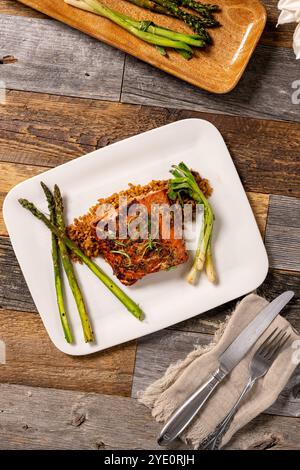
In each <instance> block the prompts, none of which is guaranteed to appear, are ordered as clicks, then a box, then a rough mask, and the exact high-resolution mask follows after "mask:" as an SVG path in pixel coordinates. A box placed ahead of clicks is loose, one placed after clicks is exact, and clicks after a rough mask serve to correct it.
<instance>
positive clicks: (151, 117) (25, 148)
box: [0, 91, 300, 196]
mask: <svg viewBox="0 0 300 470" xmlns="http://www.w3.org/2000/svg"><path fill="white" fill-rule="evenodd" d="M188 118H200V119H206V120H208V121H209V122H211V123H212V124H214V125H215V126H216V127H217V128H218V129H219V131H220V132H221V134H222V135H223V137H224V139H225V142H226V144H227V146H228V147H229V150H230V153H231V155H232V158H233V161H234V163H235V165H236V167H237V170H238V173H239V175H240V177H241V179H242V182H243V184H244V187H245V189H246V191H248V192H255V193H267V194H272V193H273V194H282V195H285V196H300V172H299V145H300V124H299V123H292V122H285V121H269V120H262V119H253V118H252V119H249V118H246V117H241V116H229V115H222V114H212V113H203V112H201V113H200V112H196V111H188V110H178V109H169V108H158V107H152V106H141V105H130V104H120V103H111V102H107V101H98V100H91V99H82V98H68V97H63V96H57V95H45V94H42V93H41V94H40V93H31V92H18V91H10V92H8V94H7V104H6V105H5V106H2V107H0V129H1V136H0V142H1V147H0V161H3V162H11V163H22V164H28V165H36V166H41V167H48V168H53V167H55V166H57V165H59V164H62V163H65V162H67V161H70V160H72V159H73V158H76V157H77V156H79V155H83V154H85V153H88V152H91V151H92V150H95V149H97V148H102V147H105V146H106V145H109V144H111V143H114V142H117V141H119V140H122V139H125V138H127V137H131V136H133V135H136V134H140V133H141V132H144V131H147V130H150V129H153V128H156V127H160V126H163V125H165V124H169V123H172V122H175V121H178V120H180V119H188ZM287 135H288V136H289V139H287V138H286V136H287Z"/></svg>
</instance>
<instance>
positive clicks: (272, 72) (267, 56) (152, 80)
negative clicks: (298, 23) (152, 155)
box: [121, 45, 300, 121]
mask: <svg viewBox="0 0 300 470" xmlns="http://www.w3.org/2000/svg"><path fill="white" fill-rule="evenodd" d="M298 78H299V77H298V70H297V67H296V64H295V56H294V54H293V51H292V50H291V49H285V48H274V47H269V46H262V45H260V46H258V47H257V49H256V51H255V53H254V56H253V57H252V59H251V60H250V63H249V65H248V67H247V69H246V72H245V74H244V76H243V78H242V79H241V81H240V83H239V84H238V86H237V87H236V88H235V89H234V90H233V91H232V92H231V93H228V94H226V95H213V94H209V93H208V92H205V91H203V90H199V89H197V88H195V87H192V86H190V85H188V84H186V83H183V82H181V81H180V80H178V79H176V78H174V77H170V76H168V75H166V74H164V73H163V72H161V71H159V70H157V69H155V68H153V67H151V66H149V65H147V64H144V63H142V62H139V61H137V60H136V59H134V58H132V57H126V61H125V73H124V81H123V86H122V97H121V100H122V102H123V103H135V104H148V105H153V106H168V107H174V108H184V109H194V110H197V111H210V112H221V113H228V114H233V115H235V114H238V115H241V116H249V117H256V118H264V119H279V120H281V119H282V120H292V121H300V115H299V111H298V107H297V106H296V105H295V104H293V102H292V93H293V92H294V90H293V89H292V82H293V81H294V80H298Z"/></svg>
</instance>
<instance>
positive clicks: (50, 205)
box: [41, 182, 73, 343]
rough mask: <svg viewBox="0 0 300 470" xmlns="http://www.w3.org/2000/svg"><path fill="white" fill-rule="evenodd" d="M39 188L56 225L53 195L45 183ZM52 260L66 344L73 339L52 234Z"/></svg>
mask: <svg viewBox="0 0 300 470" xmlns="http://www.w3.org/2000/svg"><path fill="white" fill-rule="evenodd" d="M41 186H42V188H43V191H44V193H45V196H46V199H47V202H48V208H49V212H50V221H51V223H52V224H53V225H56V213H55V202H54V198H53V195H52V193H51V191H50V189H49V188H48V187H47V186H46V185H45V183H43V182H41ZM52 260H53V269H54V279H55V290H56V298H57V305H58V310H59V315H60V320H61V324H62V328H63V331H64V335H65V338H66V341H67V343H73V337H72V333H71V330H70V326H69V322H68V317H67V313H66V309H65V303H64V297H63V285H62V278H61V271H60V264H59V252H58V242H57V237H56V236H55V235H54V234H52Z"/></svg>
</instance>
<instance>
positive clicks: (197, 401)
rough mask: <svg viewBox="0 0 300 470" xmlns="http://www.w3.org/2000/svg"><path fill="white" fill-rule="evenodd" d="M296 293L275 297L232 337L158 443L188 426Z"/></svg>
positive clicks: (164, 429) (171, 439) (167, 440)
mask: <svg viewBox="0 0 300 470" xmlns="http://www.w3.org/2000/svg"><path fill="white" fill-rule="evenodd" d="M294 295H295V294H294V292H293V291H286V292H284V293H283V294H281V295H279V296H278V297H276V299H274V300H273V301H272V302H270V303H269V304H268V305H267V306H266V307H265V308H263V309H262V310H261V311H260V312H259V313H258V315H257V316H256V317H255V318H254V319H253V320H252V321H251V322H250V323H249V325H248V326H246V328H245V329H244V330H243V331H242V332H241V333H240V334H239V335H238V336H237V337H236V338H235V339H234V340H233V342H232V343H231V344H230V345H229V346H228V347H227V349H225V351H224V352H223V353H222V354H221V355H220V356H219V364H220V366H219V368H218V369H217V370H216V371H215V372H214V374H212V376H211V377H210V378H209V380H208V381H207V382H206V383H205V384H202V385H201V386H200V387H198V389H197V390H196V391H195V392H194V393H193V394H192V395H191V396H190V397H189V398H188V399H187V400H186V401H185V402H184V403H183V404H182V405H181V406H180V408H178V410H177V411H175V413H174V414H173V415H172V416H171V418H170V419H169V420H168V421H167V423H166V424H165V425H164V427H163V429H162V430H161V433H160V435H159V437H158V444H159V445H166V444H169V443H170V442H172V441H174V439H176V437H178V436H179V434H181V433H182V432H183V431H184V430H185V429H186V427H187V426H188V425H189V424H190V423H191V421H192V420H193V419H194V418H195V416H196V415H197V414H198V413H199V411H200V410H201V408H202V407H203V406H204V404H205V403H206V402H207V400H208V398H209V397H210V396H211V394H212V393H213V391H214V390H215V388H216V387H217V386H218V385H220V383H221V382H222V380H224V378H225V377H226V376H227V375H228V374H229V373H230V372H231V371H232V369H234V367H236V365H237V364H238V363H239V362H240V361H241V360H242V359H243V357H244V356H245V355H246V354H247V352H248V351H249V350H250V349H251V348H252V346H254V344H255V343H256V341H257V340H258V339H259V338H260V336H261V335H262V334H263V333H264V332H265V331H266V329H267V328H268V327H269V326H270V324H271V323H272V321H273V320H274V319H275V318H276V316H277V315H278V314H279V313H280V312H281V310H282V309H283V308H284V307H285V305H286V304H287V303H288V302H289V301H290V300H291V299H292V297H293V296H294Z"/></svg>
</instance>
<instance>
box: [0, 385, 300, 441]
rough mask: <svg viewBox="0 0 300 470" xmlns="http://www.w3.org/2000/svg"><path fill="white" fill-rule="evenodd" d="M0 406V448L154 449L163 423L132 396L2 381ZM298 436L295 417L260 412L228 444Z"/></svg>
mask: <svg viewBox="0 0 300 470" xmlns="http://www.w3.org/2000/svg"><path fill="white" fill-rule="evenodd" d="M0 409H1V427H0V449H8V450H9V449H11V450H18V449H43V450H44V449H45V450H47V449H74V450H75V449H91V450H92V449H95V450H114V449H118V450H124V449H130V450H132V449H149V450H154V449H157V448H158V446H157V443H156V437H157V434H158V432H159V430H160V429H161V425H160V424H158V423H156V422H155V421H154V420H153V418H152V417H151V415H150V413H149V410H147V409H146V408H145V407H144V406H142V405H140V404H139V403H137V401H136V400H134V399H132V398H122V397H113V396H106V395H96V394H86V393H78V392H70V391H62V390H53V389H43V388H31V387H24V386H17V385H6V384H1V385H0ZM120 423H121V425H120ZM274 430H275V431H274ZM299 436H300V422H299V420H296V419H294V418H282V417H277V416H264V415H261V416H260V417H258V418H256V419H255V420H254V421H253V422H252V423H250V424H249V425H247V426H246V427H245V428H244V429H243V430H241V431H240V432H239V433H238V434H237V436H236V437H234V439H233V440H232V441H231V443H229V445H228V448H231V449H249V448H258V449H265V448H270V447H273V448H276V447H277V446H280V447H281V448H295V447H296V448H299Z"/></svg>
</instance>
